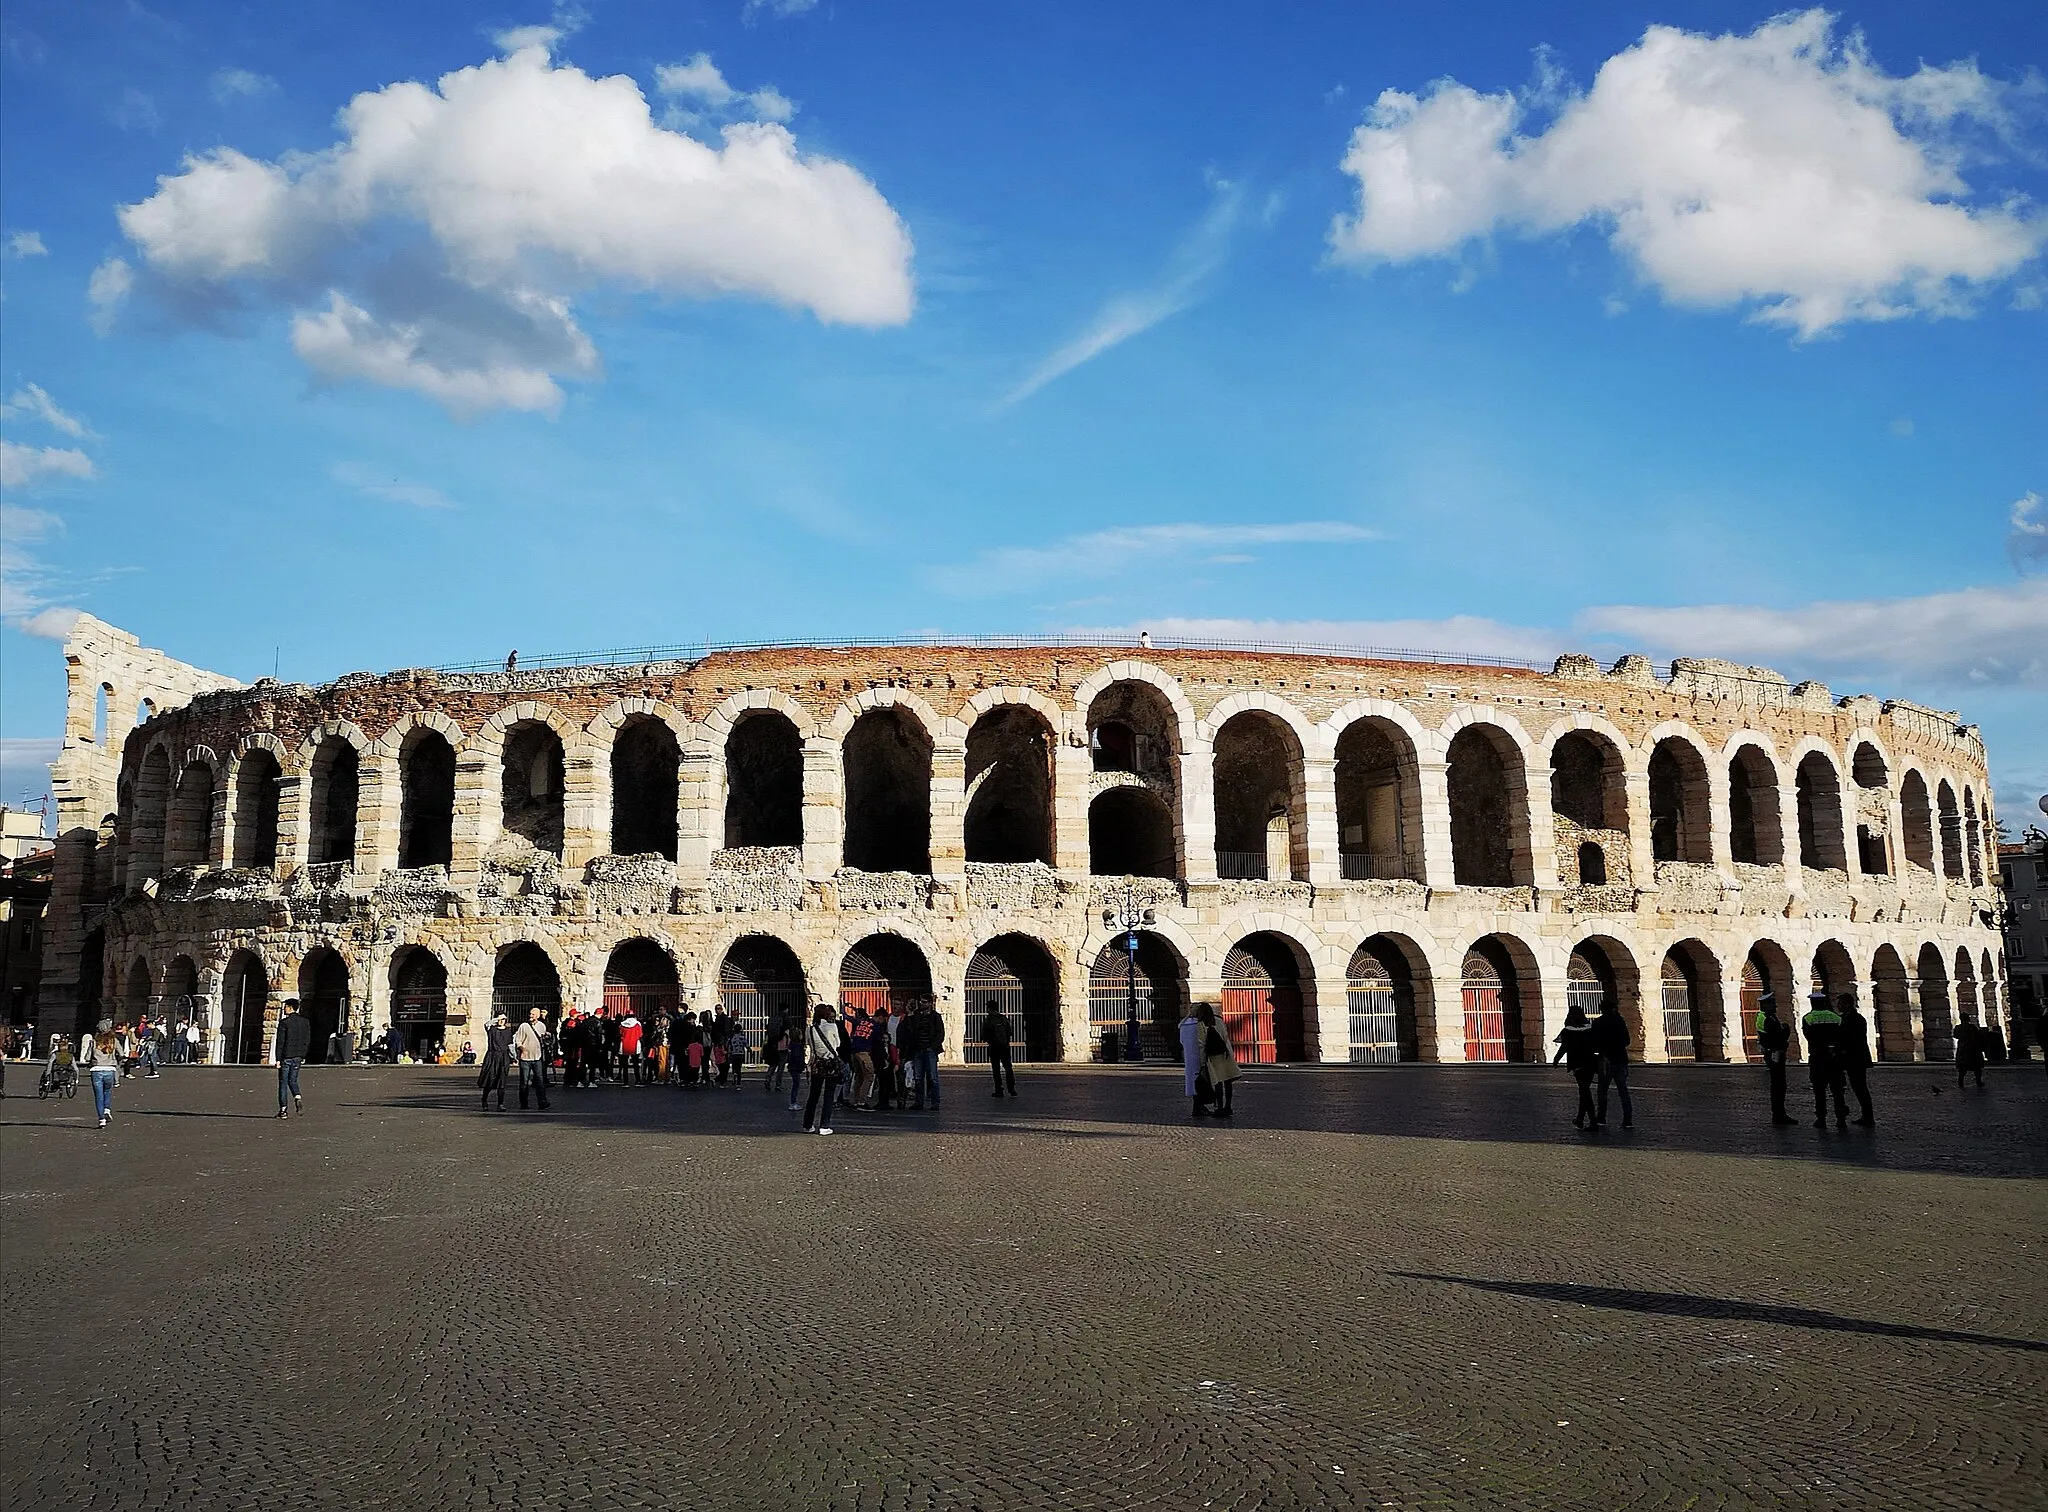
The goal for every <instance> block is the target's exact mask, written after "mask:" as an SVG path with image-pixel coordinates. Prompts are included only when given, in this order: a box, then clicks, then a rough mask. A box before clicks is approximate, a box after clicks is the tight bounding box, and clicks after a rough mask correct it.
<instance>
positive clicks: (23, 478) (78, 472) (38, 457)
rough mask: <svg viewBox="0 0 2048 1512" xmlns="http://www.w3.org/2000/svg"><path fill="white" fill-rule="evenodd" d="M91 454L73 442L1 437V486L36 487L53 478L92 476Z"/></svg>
mask: <svg viewBox="0 0 2048 1512" xmlns="http://www.w3.org/2000/svg"><path fill="white" fill-rule="evenodd" d="M92 475H93V465H92V458H90V457H88V456H87V455H86V454H85V453H84V452H82V451H80V450H78V449H77V448H76V447H72V446H23V445H22V444H21V443H20V442H18V441H0V488H33V487H34V486H35V485H36V484H38V483H43V482H47V481H49V480H50V479H52V478H90V477H91V476H92Z"/></svg>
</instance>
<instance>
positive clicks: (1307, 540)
mask: <svg viewBox="0 0 2048 1512" xmlns="http://www.w3.org/2000/svg"><path fill="white" fill-rule="evenodd" d="M1379 539H1380V533H1379V532H1378V531H1376V530H1372V529H1370V528H1368V527H1366V526H1364V525H1351V524H1347V523H1345V522H1344V521H1341V520H1299V521H1291V522H1278V523H1274V524H1269V525H1204V524H1192V523H1188V524H1170V525H1118V526H1113V527H1111V528H1110V529H1107V530H1091V531H1089V532H1087V533H1086V534H1085V535H1075V536H1068V537H1067V538H1066V539H1065V540H1062V541H1056V542H1054V543H1053V544H1052V545H1050V546H1004V547H997V548H995V549H994V550H990V551H984V552H982V553H980V554H979V555H978V556H976V557H975V558H974V559H973V560H972V561H969V562H964V563H960V564H958V565H954V566H944V567H932V568H928V569H926V571H925V578H926V580H927V582H929V583H930V584H931V586H932V587H934V588H936V589H937V590H938V591H940V592H942V593H953V594H961V595H966V594H980V593H1022V592H1026V591H1028V590H1029V589H1030V588H1032V587H1033V586H1034V585H1036V584H1039V583H1043V582H1048V581H1058V580H1064V579H1085V578H1106V577H1116V576H1119V575H1121V574H1124V573H1127V572H1129V571H1130V570H1131V564H1132V563H1133V562H1144V563H1147V564H1148V565H1149V566H1151V567H1153V568H1155V569H1156V568H1158V567H1159V566H1160V565H1161V564H1162V563H1164V562H1169V561H1175V560H1187V559H1190V558H1194V557H1197V556H1202V557H1203V558H1204V559H1205V560H1207V561H1210V562H1230V561H1237V562H1242V561H1249V560H1251V558H1249V557H1247V556H1244V555H1242V554H1240V553H1232V552H1231V551H1230V548H1232V547H1238V546H1302V545H1357V544H1360V543H1363V542H1366V541H1377V540H1379Z"/></svg>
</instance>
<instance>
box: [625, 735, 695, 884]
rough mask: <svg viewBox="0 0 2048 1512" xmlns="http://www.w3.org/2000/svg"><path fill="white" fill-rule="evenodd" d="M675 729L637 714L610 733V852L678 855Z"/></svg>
mask: <svg viewBox="0 0 2048 1512" xmlns="http://www.w3.org/2000/svg"><path fill="white" fill-rule="evenodd" d="M681 762H682V751H681V749H680V748H679V747H678V746H677V745H676V734H675V731H673V730H671V729H670V728H669V727H668V725H667V724H666V723H664V722H663V721H661V720H659V719H655V718H653V717H651V716H649V715H645V714H636V715H634V716H633V717H632V718H630V719H628V720H627V721H626V722H625V723H624V724H623V725H621V726H619V731H618V733H617V734H616V735H614V736H613V737H612V854H613V855H615V856H660V857H662V858H664V859H665V860H669V861H673V860H675V858H676V790H677V772H678V770H679V768H680V766H681Z"/></svg>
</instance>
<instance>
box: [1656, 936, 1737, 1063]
mask: <svg viewBox="0 0 2048 1512" xmlns="http://www.w3.org/2000/svg"><path fill="white" fill-rule="evenodd" d="M1661 988H1663V1039H1665V1059H1671V1061H1722V1059H1726V1055H1724V1053H1722V1010H1720V963H1718V961H1716V959H1714V953H1712V951H1708V949H1706V944H1702V942H1700V940H1679V942H1677V944H1673V947H1671V949H1669V951H1665V959H1663V971H1661Z"/></svg>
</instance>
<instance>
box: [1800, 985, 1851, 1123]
mask: <svg viewBox="0 0 2048 1512" xmlns="http://www.w3.org/2000/svg"><path fill="white" fill-rule="evenodd" d="M1799 1027H1800V1029H1801V1031H1802V1032H1803V1033H1804V1034H1805V1035H1806V1074H1807V1076H1808V1077H1809V1078H1810V1079H1811V1080H1812V1082H1813V1126H1814V1127H1815V1128H1816V1129H1825V1128H1826V1127H1827V1126H1828V1101H1827V1099H1828V1093H1830V1092H1833V1093H1834V1094H1835V1127H1836V1128H1838V1129H1846V1128H1848V1127H1849V1110H1848V1108H1847V1107H1846V1106H1844V1103H1843V1098H1842V1093H1843V1091H1844V1086H1843V1080H1844V1079H1843V1075H1842V1055H1841V1043H1840V1039H1841V1030H1842V1016H1841V1015H1840V1014H1839V1013H1837V1012H1835V1010H1834V1008H1833V1007H1832V1006H1831V1005H1830V1004H1829V1003H1828V995H1827V994H1826V993H1825V992H1821V991H1815V993H1814V994H1813V996H1812V998H1811V999H1810V1005H1809V1006H1808V1008H1807V1010H1806V1017H1805V1018H1803V1019H1801V1020H1800V1021H1799Z"/></svg>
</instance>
